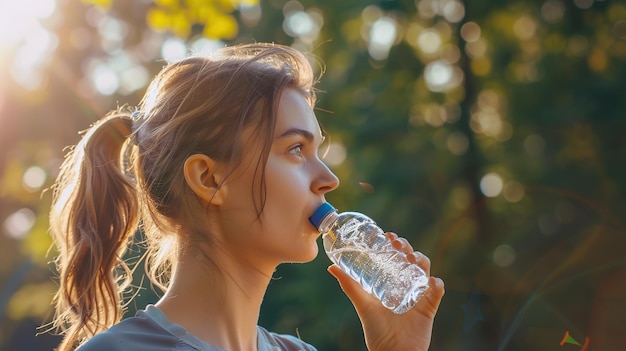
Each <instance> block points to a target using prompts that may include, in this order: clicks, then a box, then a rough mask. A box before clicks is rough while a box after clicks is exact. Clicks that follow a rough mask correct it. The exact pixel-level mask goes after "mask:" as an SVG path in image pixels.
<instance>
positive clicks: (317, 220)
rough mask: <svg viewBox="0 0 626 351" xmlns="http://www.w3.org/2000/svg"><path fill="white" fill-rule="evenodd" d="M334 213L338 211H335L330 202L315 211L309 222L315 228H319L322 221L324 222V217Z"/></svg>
mask: <svg viewBox="0 0 626 351" xmlns="http://www.w3.org/2000/svg"><path fill="white" fill-rule="evenodd" d="M333 211H337V209H335V208H334V207H333V205H331V204H329V203H328V202H324V203H323V204H321V205H320V207H318V208H317V210H315V212H314V213H313V215H312V216H311V217H309V221H310V222H311V224H313V226H314V227H315V228H319V225H320V224H321V223H322V220H324V217H326V215H328V214H329V213H331V212H333Z"/></svg>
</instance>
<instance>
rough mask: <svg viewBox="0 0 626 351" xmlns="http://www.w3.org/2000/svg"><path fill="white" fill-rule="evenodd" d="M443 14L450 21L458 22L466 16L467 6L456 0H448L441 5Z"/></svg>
mask: <svg viewBox="0 0 626 351" xmlns="http://www.w3.org/2000/svg"><path fill="white" fill-rule="evenodd" d="M441 14H442V15H443V17H444V18H445V19H446V20H447V21H448V22H450V23H458V22H461V20H462V19H463V17H465V6H463V3H461V2H459V1H456V0H452V1H446V2H445V3H444V4H443V5H442V7H441Z"/></svg>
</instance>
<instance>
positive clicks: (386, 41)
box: [368, 16, 398, 61]
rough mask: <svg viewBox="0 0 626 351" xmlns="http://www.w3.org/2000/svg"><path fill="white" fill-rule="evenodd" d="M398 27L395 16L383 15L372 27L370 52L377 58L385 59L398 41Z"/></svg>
mask: <svg viewBox="0 0 626 351" xmlns="http://www.w3.org/2000/svg"><path fill="white" fill-rule="evenodd" d="M397 35H398V28H397V24H396V21H395V20H394V19H393V18H390V17H387V16H382V17H380V18H379V19H377V20H376V22H374V23H373V24H372V28H371V29H370V40H369V50H368V51H369V54H370V56H371V57H372V58H373V59H375V60H379V61H382V60H385V59H386V58H387V57H388V56H389V50H390V49H391V47H392V46H393V44H394V42H395V41H396V37H397Z"/></svg>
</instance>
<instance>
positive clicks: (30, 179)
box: [22, 166, 47, 191]
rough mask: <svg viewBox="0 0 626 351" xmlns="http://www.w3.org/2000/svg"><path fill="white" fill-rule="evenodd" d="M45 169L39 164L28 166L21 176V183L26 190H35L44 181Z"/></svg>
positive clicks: (45, 176) (39, 187)
mask: <svg viewBox="0 0 626 351" xmlns="http://www.w3.org/2000/svg"><path fill="white" fill-rule="evenodd" d="M46 178H47V175H46V171H45V170H44V169H43V168H41V167H39V166H32V167H29V168H28V169H27V170H26V172H24V176H23V177H22V184H23V185H24V187H25V188H26V190H28V191H37V190H39V189H41V187H42V186H43V185H44V183H45V182H46Z"/></svg>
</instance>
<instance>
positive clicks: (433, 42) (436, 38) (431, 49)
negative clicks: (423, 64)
mask: <svg viewBox="0 0 626 351" xmlns="http://www.w3.org/2000/svg"><path fill="white" fill-rule="evenodd" d="M441 43H442V40H441V36H440V35H439V33H438V32H437V31H436V30H434V29H425V30H423V31H422V32H421V33H420V34H419V36H418V37H417V46H418V47H419V48H420V50H422V52H423V53H425V54H434V53H436V52H437V51H438V50H439V48H440V47H441Z"/></svg>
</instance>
